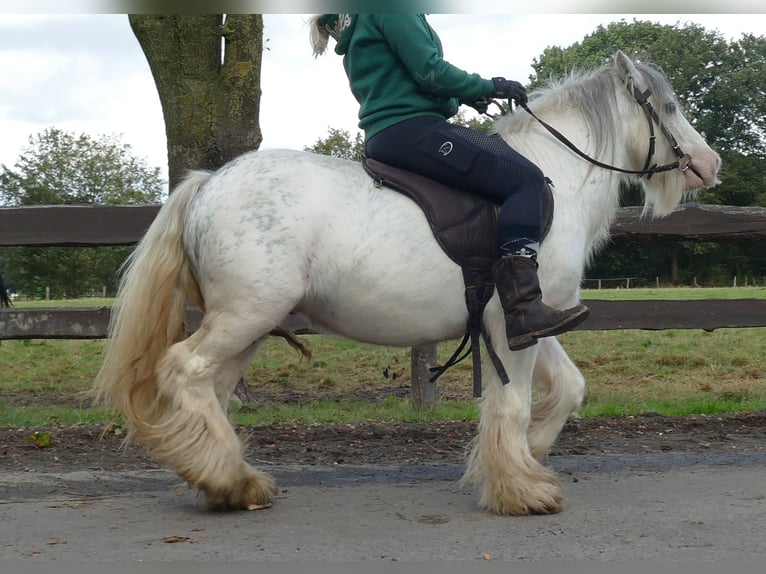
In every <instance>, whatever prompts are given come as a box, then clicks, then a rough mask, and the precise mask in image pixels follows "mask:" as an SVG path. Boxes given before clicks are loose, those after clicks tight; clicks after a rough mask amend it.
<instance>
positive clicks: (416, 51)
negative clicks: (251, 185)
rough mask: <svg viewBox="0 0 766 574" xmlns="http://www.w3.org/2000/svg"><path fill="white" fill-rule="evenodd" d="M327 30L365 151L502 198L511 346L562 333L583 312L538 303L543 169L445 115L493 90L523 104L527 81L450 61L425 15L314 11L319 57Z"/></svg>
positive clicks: (498, 278) (502, 264)
mask: <svg viewBox="0 0 766 574" xmlns="http://www.w3.org/2000/svg"><path fill="white" fill-rule="evenodd" d="M329 36H332V37H333V38H334V39H335V41H336V46H335V52H336V53H337V54H340V55H342V56H343V67H344V69H345V71H346V75H347V76H348V79H349V84H350V87H351V91H352V93H353V95H354V97H355V98H356V99H357V101H358V102H359V104H360V110H359V127H360V128H361V129H363V130H364V133H365V153H366V155H367V157H370V158H373V159H376V160H378V161H381V162H383V163H387V164H390V165H393V166H396V167H399V168H401V169H405V170H408V171H411V172H414V173H418V174H420V175H423V176H426V177H429V178H431V179H434V180H437V181H439V182H441V183H444V184H447V185H450V186H453V187H457V188H459V189H464V190H466V191H468V192H470V193H474V194H477V195H481V196H484V197H485V198H488V199H491V200H493V201H495V202H496V203H498V204H501V207H500V213H499V218H498V219H499V221H498V223H499V239H500V246H499V247H500V254H501V256H500V258H499V259H498V260H497V261H496V262H495V263H494V265H493V267H492V277H493V280H494V282H495V285H496V286H497V291H498V294H499V296H500V301H501V303H502V306H503V311H504V313H505V322H506V333H507V335H508V345H509V347H510V348H511V349H512V350H519V349H523V348H526V347H529V346H531V345H534V344H535V343H536V342H537V339H538V338H539V337H547V336H552V335H558V334H561V333H564V332H566V331H569V330H570V329H572V328H574V327H575V326H576V325H577V324H579V323H580V322H581V321H583V320H584V319H585V318H586V317H587V316H588V309H587V308H586V307H585V306H584V305H576V306H574V307H571V308H569V309H566V310H563V311H562V310H558V309H553V308H551V307H549V306H547V305H546V304H544V303H543V302H542V294H541V291H540V284H539V281H538V277H537V251H538V247H539V242H540V232H541V221H542V198H543V193H544V190H545V186H546V185H547V184H546V182H545V178H544V176H543V173H542V172H541V171H540V169H539V168H538V167H537V166H536V165H535V164H533V163H532V162H530V161H529V160H528V159H526V158H525V157H523V156H522V155H521V154H519V153H518V152H516V151H515V150H513V149H512V148H511V147H510V146H508V145H507V144H506V143H505V142H504V141H503V140H501V139H500V138H498V137H491V136H488V135H486V134H483V133H481V132H478V131H476V130H472V129H469V128H467V127H463V126H458V125H455V124H452V123H449V122H448V121H447V118H449V117H451V116H453V115H455V114H456V113H457V110H458V105H459V103H467V104H470V103H474V102H477V101H478V100H480V99H488V98H491V97H496V98H508V99H512V100H514V101H515V102H516V103H517V104H519V103H526V101H527V94H526V90H525V89H524V86H522V85H521V84H520V83H519V82H515V81H512V80H506V79H505V78H501V77H497V78H492V79H491V80H487V79H484V78H482V77H480V76H479V75H477V74H469V73H467V72H464V71H463V70H461V69H459V68H456V67H455V66H453V65H451V64H449V63H448V62H447V61H446V60H444V59H443V55H442V45H441V41H440V40H439V37H438V36H437V34H436V32H435V31H434V30H433V29H432V28H431V27H430V25H429V24H428V22H427V21H426V17H425V15H424V14H323V15H317V16H314V17H312V19H311V43H312V47H313V49H314V55H315V56H316V55H319V54H323V53H324V51H325V49H326V48H327V43H328V39H329Z"/></svg>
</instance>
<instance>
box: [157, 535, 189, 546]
mask: <svg viewBox="0 0 766 574" xmlns="http://www.w3.org/2000/svg"><path fill="white" fill-rule="evenodd" d="M162 541H163V542H165V543H166V544H175V543H176V542H194V541H193V540H192V539H191V538H189V537H188V536H166V537H165V538H163V539H162Z"/></svg>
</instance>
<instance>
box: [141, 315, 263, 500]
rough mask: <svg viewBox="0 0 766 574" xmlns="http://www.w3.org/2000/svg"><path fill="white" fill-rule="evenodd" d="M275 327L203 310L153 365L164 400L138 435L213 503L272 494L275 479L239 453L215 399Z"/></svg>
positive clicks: (226, 390) (255, 319) (223, 393)
mask: <svg viewBox="0 0 766 574" xmlns="http://www.w3.org/2000/svg"><path fill="white" fill-rule="evenodd" d="M273 327H274V325H273V324H272V320H271V319H267V318H260V320H259V318H258V317H256V316H253V315H252V314H250V315H248V314H246V313H242V312H225V313H215V314H210V313H209V314H208V315H207V316H206V318H205V319H204V320H203V322H202V325H201V326H200V328H199V330H198V331H196V332H195V333H194V334H193V335H192V336H191V337H189V338H188V339H186V340H184V341H182V342H180V343H176V344H174V345H173V346H172V347H170V349H168V351H167V353H166V354H165V356H164V357H163V358H162V360H161V361H160V364H159V365H158V368H157V381H158V386H159V390H160V396H161V397H162V398H161V401H162V404H161V405H160V406H158V407H157V410H156V412H157V413H158V417H157V419H156V420H154V421H153V423H154V424H152V425H151V427H148V428H144V429H143V431H142V432H141V435H142V436H140V440H141V441H142V442H145V443H146V444H147V445H148V446H149V448H150V449H151V451H152V454H153V455H154V456H155V457H156V458H157V459H158V460H160V461H163V462H166V463H167V464H169V465H170V466H171V467H172V468H173V469H174V470H175V471H176V472H177V473H178V474H179V475H180V476H181V477H182V478H184V479H185V480H186V481H187V482H188V483H189V484H190V485H191V486H193V487H196V488H199V489H200V490H201V491H202V492H204V494H205V496H206V498H207V501H208V503H209V504H210V505H211V506H212V507H214V508H235V509H236V508H242V509H253V508H258V507H262V506H263V505H265V504H267V503H268V502H269V501H270V500H271V498H272V497H273V496H274V494H276V491H277V489H276V484H275V482H274V480H273V479H272V478H271V477H270V476H268V475H267V474H264V473H262V472H260V471H257V470H255V469H254V468H252V467H251V466H250V465H249V464H247V463H246V462H245V461H244V459H243V445H242V442H241V441H240V439H239V437H238V436H237V434H236V432H235V431H234V429H233V428H232V426H231V424H230V423H229V421H228V419H227V418H226V415H225V413H224V411H223V410H222V405H221V402H220V399H221V398H222V397H227V396H230V389H231V388H233V387H234V386H235V385H236V382H237V379H238V377H239V376H240V375H241V373H242V371H243V370H244V368H246V366H247V363H248V362H249V359H250V358H251V357H252V354H253V352H254V348H255V347H256V344H254V342H255V341H258V340H259V339H261V338H262V337H263V336H264V335H265V333H268V332H269V330H270V329H271V328H273Z"/></svg>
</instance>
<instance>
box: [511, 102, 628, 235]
mask: <svg viewBox="0 0 766 574" xmlns="http://www.w3.org/2000/svg"><path fill="white" fill-rule="evenodd" d="M554 122H555V127H556V129H558V130H559V131H560V132H561V133H563V134H565V135H566V136H567V138H569V139H570V140H571V141H572V142H573V143H574V144H575V145H576V146H577V147H578V148H579V149H581V150H583V151H584V152H586V153H596V152H595V150H591V149H589V145H588V139H587V133H586V132H585V131H584V129H583V126H582V125H581V122H580V120H578V119H577V118H576V117H573V116H568V115H564V114H562V115H560V117H557V118H556V119H555V120H551V123H554ZM507 141H508V142H509V143H510V144H511V146H512V147H514V149H517V150H518V151H520V152H521V153H522V154H524V155H525V156H526V157H528V158H529V159H530V160H531V161H533V162H534V163H535V164H536V165H537V166H538V167H540V169H541V170H542V171H543V173H544V174H545V175H546V176H547V177H549V178H550V179H551V180H552V181H553V186H554V187H553V194H554V198H555V200H556V217H559V218H561V219H564V220H566V223H567V224H568V225H567V226H569V225H576V226H577V227H578V228H580V227H581V226H582V228H583V229H584V230H585V231H586V237H585V239H586V241H588V242H592V241H594V240H595V239H597V238H598V237H601V236H603V235H605V234H606V233H607V232H608V229H609V226H610V224H611V223H612V221H613V220H614V217H615V215H616V213H617V208H618V207H619V193H620V191H619V189H620V179H621V177H620V176H619V175H618V174H616V173H615V172H612V171H609V170H606V169H603V168H600V167H596V166H594V165H593V164H591V163H590V162H588V161H587V160H585V159H583V158H581V157H579V156H577V155H576V154H575V153H574V152H572V151H571V150H569V149H567V148H566V147H564V145H563V144H561V143H560V142H559V141H558V140H556V139H554V138H553V136H551V134H549V133H548V132H547V131H546V130H545V129H544V128H543V127H542V126H540V125H539V124H536V123H534V124H531V125H530V126H529V128H528V129H527V130H524V132H523V133H514V132H510V133H508V134H507ZM621 155H622V154H621V153H620V152H619V150H618V151H615V155H614V157H610V158H605V159H607V160H608V161H614V162H615V163H617V164H618V165H620V162H624V161H627V160H626V158H624V157H621Z"/></svg>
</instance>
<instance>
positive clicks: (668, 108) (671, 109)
mask: <svg viewBox="0 0 766 574" xmlns="http://www.w3.org/2000/svg"><path fill="white" fill-rule="evenodd" d="M677 110H678V106H676V103H675V102H668V103H667V104H665V113H666V114H674V113H676V111H677Z"/></svg>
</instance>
